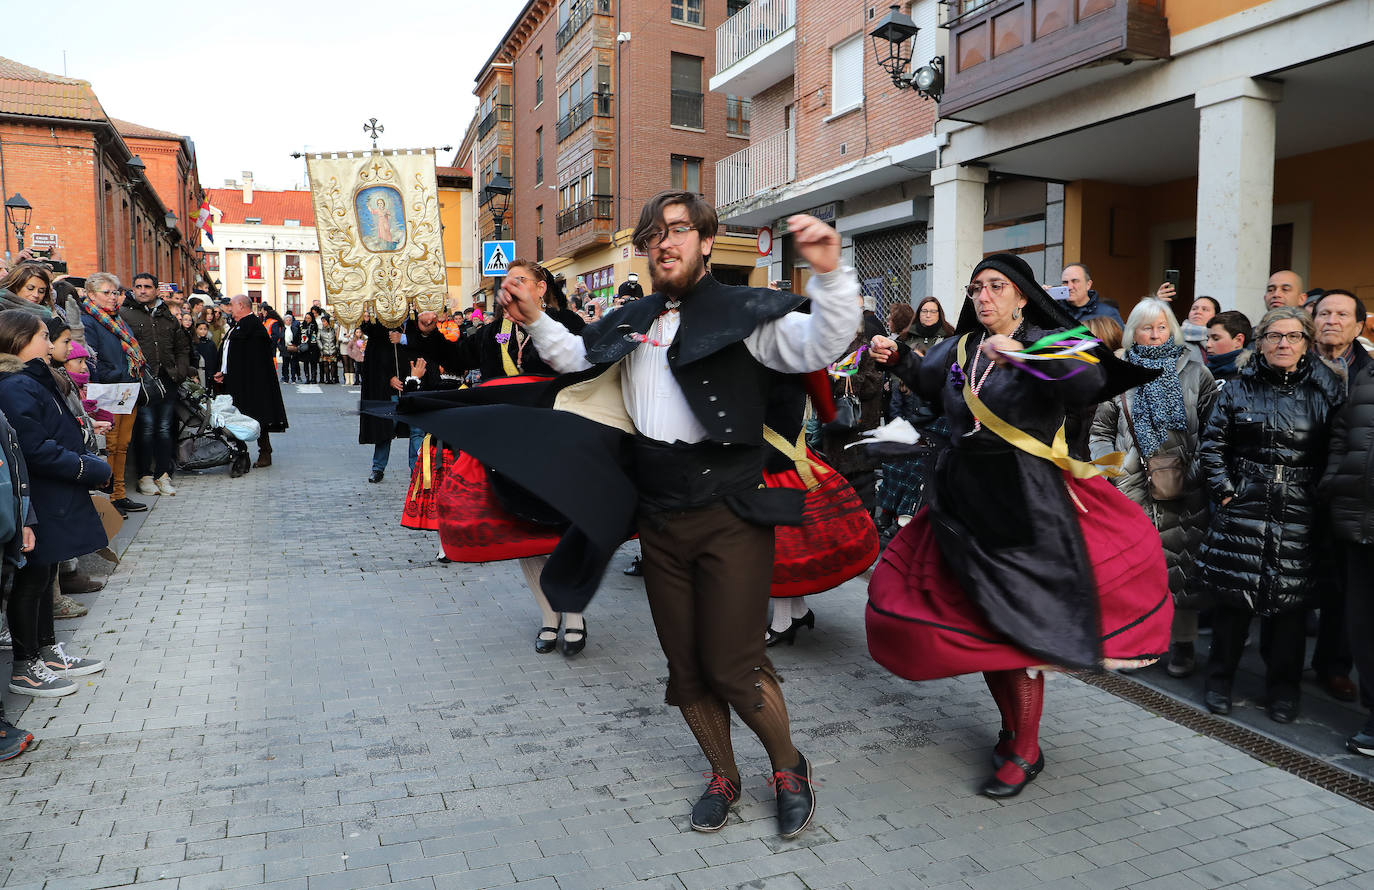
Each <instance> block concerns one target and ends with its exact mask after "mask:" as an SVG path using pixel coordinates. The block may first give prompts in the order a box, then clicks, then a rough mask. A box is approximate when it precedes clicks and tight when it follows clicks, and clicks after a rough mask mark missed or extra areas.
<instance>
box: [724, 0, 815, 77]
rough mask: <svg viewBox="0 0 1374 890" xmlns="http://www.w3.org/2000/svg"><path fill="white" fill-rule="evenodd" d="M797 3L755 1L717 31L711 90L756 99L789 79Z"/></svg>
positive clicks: (794, 1)
mask: <svg viewBox="0 0 1374 890" xmlns="http://www.w3.org/2000/svg"><path fill="white" fill-rule="evenodd" d="M796 23H797V12H796V0H754V2H752V3H750V4H749V5H748V6H746V7H744V8H743V9H741V10H740V11H739V12H737V13H735V14H734V15H732V16H730V17H729V18H728V19H726V20H725V22H724V23H723V24H722V25H721V26H720V27H719V28H717V29H716V73H715V76H713V77H712V78H711V90H712V92H716V93H730V94H733V95H736V96H754V95H757V94H759V93H761V92H763V91H764V90H766V89H767V88H768V87H771V86H772V85H773V84H775V83H777V82H778V81H780V80H782V79H784V78H785V77H787V76H789V75H790V74H791V73H792V70H793V47H794V44H795V43H796V30H797V29H796Z"/></svg>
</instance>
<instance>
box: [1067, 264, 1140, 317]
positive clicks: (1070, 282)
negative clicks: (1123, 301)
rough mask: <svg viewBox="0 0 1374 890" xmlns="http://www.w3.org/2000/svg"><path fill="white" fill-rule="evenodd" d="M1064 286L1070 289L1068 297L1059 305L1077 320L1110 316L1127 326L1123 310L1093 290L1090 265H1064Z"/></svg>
mask: <svg viewBox="0 0 1374 890" xmlns="http://www.w3.org/2000/svg"><path fill="white" fill-rule="evenodd" d="M1061 278H1062V279H1063V285H1064V287H1067V288H1068V289H1069V296H1068V299H1065V300H1060V301H1059V305H1060V306H1062V307H1064V311H1066V312H1068V313H1069V315H1071V316H1073V318H1074V320H1075V321H1087V320H1088V319H1090V318H1110V319H1111V320H1112V321H1114V322H1116V323H1117V324H1119V325H1121V326H1122V327H1123V328H1125V327H1126V323H1125V322H1124V321H1122V320H1121V311H1120V310H1119V309H1117V308H1116V304H1115V303H1113V302H1111V301H1110V300H1104V299H1102V297H1101V296H1100V295H1099V294H1098V293H1097V291H1095V290H1093V289H1092V288H1093V279H1092V275H1091V273H1089V272H1088V267H1087V266H1086V265H1084V264H1083V263H1069V264H1068V265H1067V266H1065V267H1064V274H1063V275H1062V276H1061Z"/></svg>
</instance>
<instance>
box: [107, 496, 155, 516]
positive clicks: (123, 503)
mask: <svg viewBox="0 0 1374 890" xmlns="http://www.w3.org/2000/svg"><path fill="white" fill-rule="evenodd" d="M110 504H111V506H113V507H114V508H115V509H116V510H118V511H119V512H121V513H142V512H143V511H144V510H147V509H148V505H147V504H144V503H141V502H139V501H131V500H129V499H128V498H120V499H119V500H117V501H110Z"/></svg>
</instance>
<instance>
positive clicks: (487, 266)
mask: <svg viewBox="0 0 1374 890" xmlns="http://www.w3.org/2000/svg"><path fill="white" fill-rule="evenodd" d="M513 259H515V242H514V241H483V242H482V274H483V275H484V276H486V277H487V278H500V277H501V276H503V275H505V274H506V267H507V266H509V265H510V263H511V260H513Z"/></svg>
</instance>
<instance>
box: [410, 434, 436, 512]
mask: <svg viewBox="0 0 1374 890" xmlns="http://www.w3.org/2000/svg"><path fill="white" fill-rule="evenodd" d="M433 438H434V437H433V436H431V435H430V434H429V433H425V441H424V443H423V444H422V445H420V474H419V475H418V476H416V477H415V487H414V488H412V489H411V490H410V496H411V497H412V498H417V497H419V496H420V491H421V489H422V488H423V490H424V491H429V490H430V489H431V488H433V487H434V465H433V463H432V462H431V460H430V458H431V456H432V455H431V449H430V442H431V441H432V440H433Z"/></svg>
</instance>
